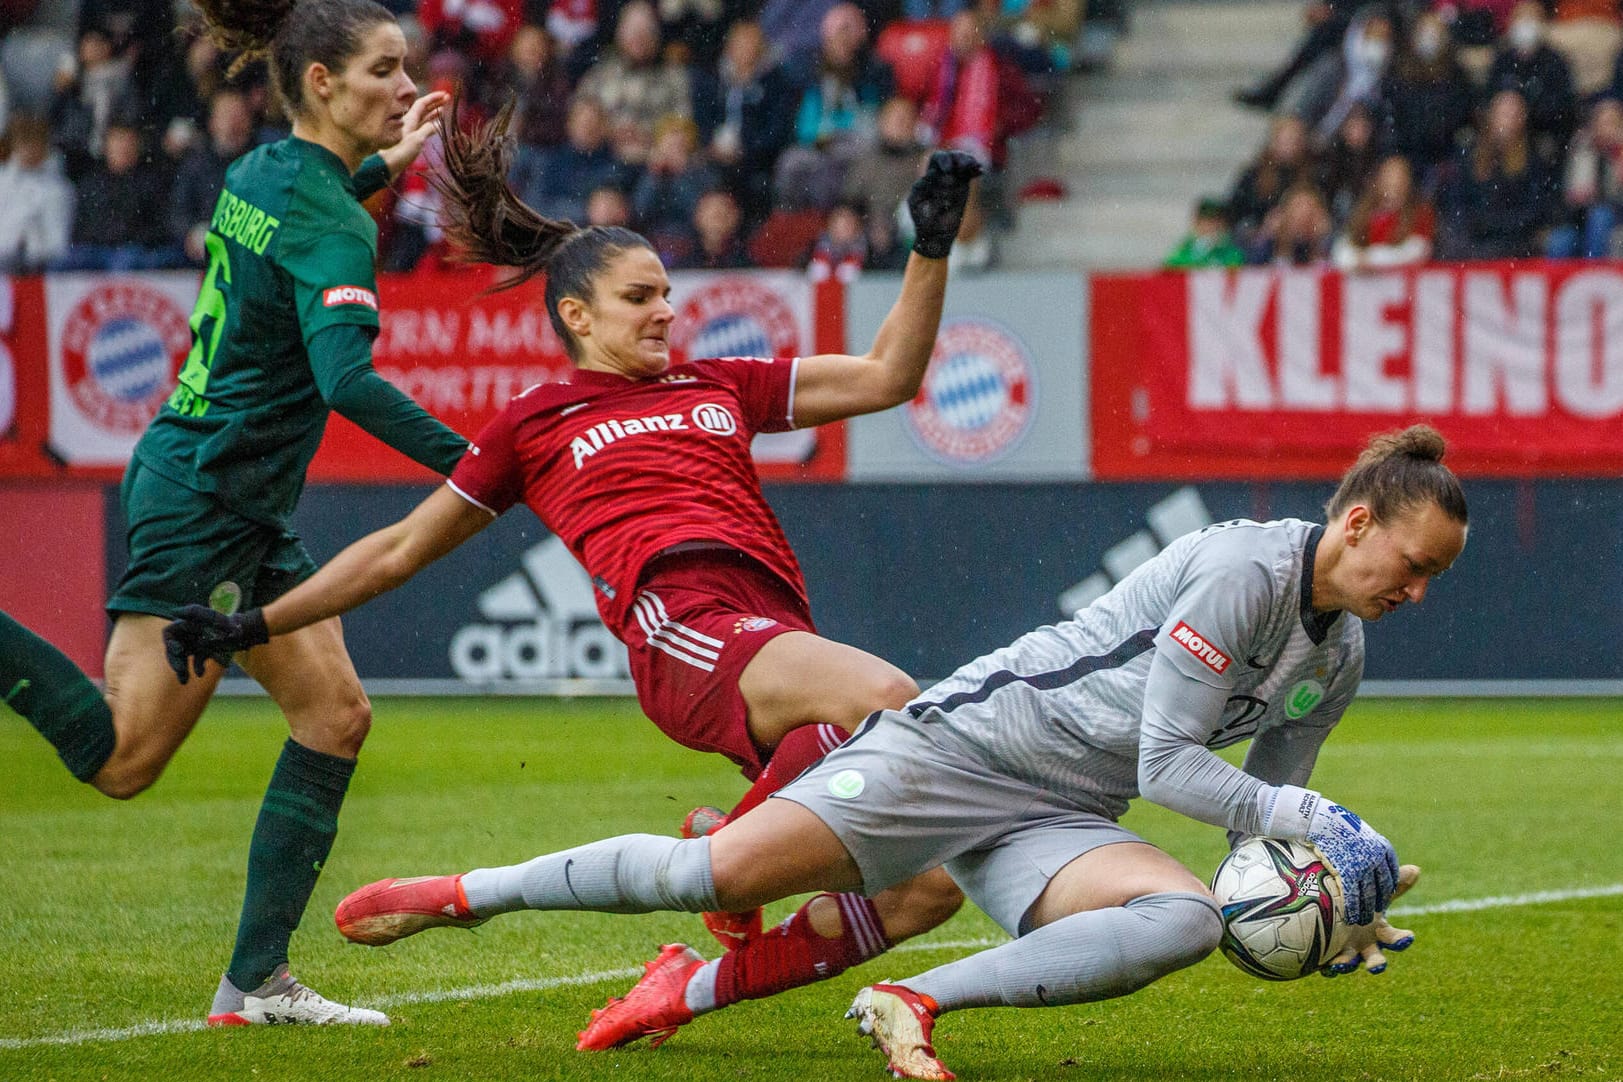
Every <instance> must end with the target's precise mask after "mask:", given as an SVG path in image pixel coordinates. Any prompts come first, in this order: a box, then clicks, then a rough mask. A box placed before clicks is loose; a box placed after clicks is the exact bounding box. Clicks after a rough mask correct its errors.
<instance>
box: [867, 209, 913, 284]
mask: <svg viewBox="0 0 1623 1082" xmlns="http://www.w3.org/2000/svg"><path fill="white" fill-rule="evenodd" d="M901 213H902V211H901V208H900V207H898V208H897V209H896V210H895V211H886V210H883V209H882V208H881V209H875V208H874V207H869V208H867V213H866V214H865V215H864V216H863V229H864V230H865V232H866V233H867V237H868V261H867V262H866V263H864V264H863V268H862V269H863V270H870V271H901V270H905V269H906V268H907V253H908V250H909V249H908V247H907V245H906V244H904V243H903V242H902V235H901V230H900V229H899V228H897V220H898V219H899V218H900V217H901Z"/></svg>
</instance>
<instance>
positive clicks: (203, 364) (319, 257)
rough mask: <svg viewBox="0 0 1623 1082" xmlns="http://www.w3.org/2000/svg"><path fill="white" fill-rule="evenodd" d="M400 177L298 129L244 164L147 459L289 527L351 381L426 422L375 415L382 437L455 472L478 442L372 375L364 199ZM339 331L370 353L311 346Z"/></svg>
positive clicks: (369, 250)
mask: <svg viewBox="0 0 1623 1082" xmlns="http://www.w3.org/2000/svg"><path fill="white" fill-rule="evenodd" d="M387 177H388V172H387V168H386V167H385V166H384V164H383V162H382V159H380V158H377V157H373V158H369V159H368V160H367V161H366V162H364V163H363V164H362V166H361V169H360V170H359V171H358V172H357V173H356V174H355V175H353V176H352V175H351V174H350V172H349V170H348V169H347V168H346V167H345V165H344V163H343V162H342V161H341V160H340V159H339V157H338V156H337V155H336V154H334V153H332V152H331V151H329V150H327V149H326V148H324V147H321V146H318V145H316V144H314V143H310V142H307V141H305V140H303V139H298V138H289V139H284V140H282V141H281V142H278V143H272V144H270V145H268V146H263V147H259V148H257V149H255V150H253V151H250V152H249V153H247V154H245V155H243V156H242V157H241V158H239V159H237V161H236V162H235V163H233V164H232V165H231V167H230V168H229V169H228V170H227V171H226V177H225V188H224V190H223V191H221V193H220V198H219V202H218V203H216V205H215V209H214V216H213V218H212V220H211V221H210V222H209V231H208V234H207V238H206V241H205V244H206V247H207V250H208V269H207V271H206V272H205V273H204V276H203V282H202V287H201V291H200V293H199V295H198V298H197V306H196V308H195V309H194V310H193V312H192V317H191V328H192V350H191V353H190V355H189V356H188V357H187V359H186V364H185V366H184V367H183V368H182V370H181V373H180V382H179V386H177V387H176V388H175V391H174V393H173V394H172V395H171V396H170V397H169V400H168V402H167V403H165V405H164V406H163V407H162V408H161V409H160V410H159V412H158V415H157V417H155V418H154V419H153V421H152V424H151V426H150V427H149V428H148V429H147V431H146V434H145V435H144V436H142V438H141V441H140V443H139V444H138V445H137V446H136V449H135V455H136V457H137V458H138V459H139V460H140V461H141V462H142V463H143V464H144V465H146V466H147V467H149V468H150V469H152V470H153V471H154V472H156V473H158V474H161V475H163V476H165V477H168V478H169V479H170V480H172V481H175V482H176V483H178V484H181V485H184V486H186V487H188V488H191V489H193V490H195V491H198V492H204V493H208V494H210V495H211V496H213V497H214V498H215V499H217V500H219V501H220V502H221V503H223V504H224V505H225V506H227V507H229V508H230V509H232V510H233V511H235V512H237V513H238V514H240V515H242V516H243V517H245V518H248V519H251V520H254V521H258V522H263V523H266V524H269V525H282V524H284V523H285V522H286V520H287V517H288V515H290V514H291V513H292V511H293V507H294V505H295V504H296V503H297V502H298V498H299V493H300V492H301V491H302V489H303V487H304V474H305V469H306V468H307V467H308V466H309V464H310V460H311V458H312V457H314V455H315V453H316V448H317V447H318V446H319V445H320V443H321V436H322V432H323V430H324V429H325V427H326V422H327V413H328V410H329V407H336V408H339V409H341V410H342V411H343V412H344V413H345V414H346V415H352V411H351V410H350V409H347V408H344V407H343V406H342V405H340V403H339V401H338V400H337V398H336V397H335V396H336V393H337V392H336V391H335V388H340V387H344V388H349V390H350V397H351V398H352V399H353V398H354V397H355V396H356V393H357V392H356V391H355V388H356V387H360V388H362V389H363V391H364V394H365V395H366V396H368V397H367V399H366V401H367V403H368V406H371V407H375V406H376V405H377V404H378V403H379V401H382V402H383V405H384V406H385V407H386V408H387V409H390V410H392V411H393V412H394V415H395V416H394V419H393V421H392V422H391V423H394V424H395V427H396V429H398V428H399V421H400V419H401V415H409V416H407V418H406V420H407V422H408V425H407V427H408V428H410V429H412V430H411V431H407V432H403V433H402V432H400V431H392V432H391V431H380V430H379V428H378V427H376V426H373V425H367V427H368V429H369V430H370V431H373V432H374V434H376V435H379V436H380V437H381V438H384V439H385V440H387V441H388V442H390V443H392V444H394V445H395V446H397V447H399V448H400V449H401V450H403V451H405V452H406V453H408V454H410V455H411V456H412V457H413V458H416V459H417V460H418V461H422V462H425V464H428V465H431V466H433V467H435V468H440V467H443V470H442V472H445V471H448V470H449V468H450V466H451V465H453V464H454V463H455V461H456V456H457V454H459V453H460V450H461V448H462V447H463V446H465V445H464V443H463V441H461V439H460V438H459V437H456V436H455V434H454V433H452V432H451V431H450V430H449V429H446V428H445V427H444V426H443V425H440V424H439V423H438V422H436V421H433V419H432V418H431V417H429V415H428V414H427V413H426V412H425V411H423V410H422V409H421V407H419V406H417V405H416V404H415V403H413V402H411V401H410V399H406V398H405V396H404V395H401V394H400V393H399V392H398V391H397V390H395V388H393V387H392V385H389V384H387V383H385V382H384V381H383V380H382V379H381V378H379V377H377V376H376V375H375V374H374V373H373V372H372V371H371V358H370V350H369V348H368V345H367V344H368V343H369V342H370V340H371V338H372V336H374V335H376V333H377V329H378V300H377V279H376V275H375V272H374V269H373V268H374V263H375V262H376V258H377V225H376V223H374V222H373V221H372V218H371V216H370V215H369V214H368V213H367V212H366V210H365V208H363V207H362V206H361V204H360V201H359V200H360V198H361V197H362V196H363V195H366V194H370V193H371V192H372V191H376V190H377V189H378V188H379V187H381V186H382V184H383V183H386V182H387ZM334 327H341V328H347V330H348V335H347V336H345V335H333V334H329V335H328V336H327V337H325V338H323V339H322V341H323V343H329V344H337V343H341V342H342V343H346V344H351V345H353V343H351V339H352V338H354V339H358V341H359V348H346V349H343V350H337V349H332V348H317V349H312V348H311V343H312V342H313V341H314V340H315V338H316V336H317V335H319V334H321V332H323V331H327V330H330V329H331V328H334ZM363 335H364V337H361V336H363ZM399 400H403V401H399ZM360 412H364V409H363V410H361V411H360ZM363 423H364V422H363Z"/></svg>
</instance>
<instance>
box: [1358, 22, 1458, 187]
mask: <svg viewBox="0 0 1623 1082" xmlns="http://www.w3.org/2000/svg"><path fill="white" fill-rule="evenodd" d="M1474 105H1475V103H1474V102H1473V101H1472V96H1471V87H1470V82H1469V80H1468V79H1467V77H1466V74H1465V71H1464V69H1463V68H1461V67H1460V62H1459V58H1458V57H1457V56H1456V55H1455V49H1454V41H1453V39H1452V37H1451V36H1450V35H1449V32H1448V24H1447V23H1445V22H1443V20H1442V18H1441V17H1440V16H1438V15H1437V14H1436V13H1435V12H1430V11H1427V12H1422V13H1421V14H1420V15H1418V16H1416V17H1415V21H1414V27H1413V29H1412V30H1411V31H1410V34H1409V37H1408V39H1407V47H1406V48H1404V49H1401V50H1399V52H1398V58H1397V62H1396V64H1394V65H1393V68H1392V70H1391V71H1390V72H1389V73H1388V75H1387V78H1386V81H1385V82H1384V83H1383V84H1382V86H1381V101H1380V106H1379V116H1380V121H1379V125H1380V136H1379V138H1378V140H1377V142H1378V143H1379V145H1380V147H1381V149H1382V150H1383V151H1384V152H1386V153H1389V154H1402V155H1403V156H1404V157H1406V158H1408V159H1409V164H1410V165H1411V166H1413V167H1414V171H1415V174H1416V175H1417V176H1419V177H1420V178H1422V186H1423V187H1430V186H1432V183H1431V182H1432V181H1433V180H1434V179H1435V178H1434V177H1433V174H1434V173H1435V172H1436V170H1437V169H1438V168H1440V167H1441V166H1443V165H1445V164H1447V163H1449V162H1451V161H1452V160H1453V158H1454V156H1455V154H1457V153H1458V152H1459V139H1460V133H1461V132H1463V131H1465V130H1466V129H1467V128H1468V127H1469V126H1470V124H1471V113H1472V110H1473V108H1474Z"/></svg>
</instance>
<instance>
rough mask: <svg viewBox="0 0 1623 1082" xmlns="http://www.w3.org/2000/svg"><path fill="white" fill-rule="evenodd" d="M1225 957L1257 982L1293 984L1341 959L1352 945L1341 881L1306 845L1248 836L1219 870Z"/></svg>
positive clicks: (1216, 890) (1216, 881) (1216, 889)
mask: <svg viewBox="0 0 1623 1082" xmlns="http://www.w3.org/2000/svg"><path fill="white" fill-rule="evenodd" d="M1212 893H1213V894H1214V895H1216V896H1217V904H1218V905H1220V906H1221V907H1222V908H1223V939H1222V942H1221V943H1220V944H1219V948H1220V949H1221V950H1222V951H1223V956H1224V957H1225V958H1227V959H1228V960H1229V961H1231V962H1233V963H1234V964H1235V965H1237V966H1239V967H1240V968H1241V969H1243V970H1245V971H1246V972H1247V973H1249V974H1251V975H1252V976H1253V977H1261V978H1262V979H1263V980H1267V981H1292V980H1295V979H1296V978H1298V977H1305V976H1307V975H1308V974H1309V973H1312V972H1314V971H1316V970H1318V969H1319V968H1320V967H1322V966H1324V965H1325V964H1327V963H1328V962H1329V961H1330V959H1332V958H1334V957H1335V956H1336V955H1337V954H1340V953H1341V951H1342V949H1343V947H1344V945H1345V944H1346V941H1347V918H1346V908H1345V906H1344V904H1343V901H1342V893H1341V880H1340V879H1338V878H1337V877H1336V875H1335V873H1334V872H1332V871H1331V870H1330V866H1329V865H1328V864H1326V863H1325V862H1324V858H1323V857H1321V856H1319V854H1318V853H1317V852H1316V851H1315V850H1314V849H1313V848H1312V846H1309V845H1306V844H1304V843H1302V842H1294V841H1287V840H1285V839H1283V838H1248V839H1246V840H1245V841H1243V842H1241V843H1240V844H1239V845H1237V846H1235V847H1234V851H1233V852H1231V853H1230V854H1229V855H1228V856H1227V857H1225V858H1224V859H1223V863H1221V864H1219V865H1218V866H1217V872H1216V874H1214V875H1213V876H1212Z"/></svg>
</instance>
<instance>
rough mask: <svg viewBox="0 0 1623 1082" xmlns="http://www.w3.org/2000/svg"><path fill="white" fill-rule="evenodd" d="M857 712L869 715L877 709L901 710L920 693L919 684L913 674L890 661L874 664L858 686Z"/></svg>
mask: <svg viewBox="0 0 1623 1082" xmlns="http://www.w3.org/2000/svg"><path fill="white" fill-rule="evenodd" d="M852 691H853V692H855V694H856V697H857V699H858V702H859V705H858V709H857V712H858V713H859V714H860V715H861V717H867V716H868V715H869V714H871V713H873V712H874V711H875V710H900V709H901V708H902V707H904V706H906V705H907V704H908V703H909V702H910V701H911V700H912V699H913V698H914V696H916V695H918V693H919V685H918V683H917V682H916V681H914V679H913V678H912V677H911V676H908V675H907V674H906V673H905V672H903V671H902V670H900V669H898V668H896V667H895V666H894V665H891V664H889V663H888V662H880V663H879V664H877V665H874V666H872V667H871V668H870V669H869V671H868V672H867V673H865V674H864V677H863V679H862V680H861V681H859V682H858V685H857V686H856V687H853V688H852Z"/></svg>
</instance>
